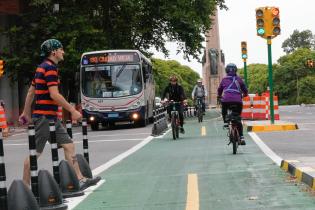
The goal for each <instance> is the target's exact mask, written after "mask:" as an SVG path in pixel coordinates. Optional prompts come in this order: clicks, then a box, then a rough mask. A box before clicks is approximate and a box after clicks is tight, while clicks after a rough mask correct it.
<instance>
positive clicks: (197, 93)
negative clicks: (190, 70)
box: [191, 79, 207, 113]
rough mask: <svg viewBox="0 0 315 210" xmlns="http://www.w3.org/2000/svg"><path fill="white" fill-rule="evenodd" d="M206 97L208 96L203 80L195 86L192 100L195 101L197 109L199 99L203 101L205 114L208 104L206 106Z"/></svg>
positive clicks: (199, 80) (198, 81)
mask: <svg viewBox="0 0 315 210" xmlns="http://www.w3.org/2000/svg"><path fill="white" fill-rule="evenodd" d="M206 96H207V90H206V88H205V86H204V85H203V84H202V79H198V80H197V84H196V85H195V87H194V89H193V91H192V93H191V98H192V99H193V100H194V104H195V107H196V109H197V99H198V98H200V99H201V103H202V111H203V113H205V111H206V104H205V98H206Z"/></svg>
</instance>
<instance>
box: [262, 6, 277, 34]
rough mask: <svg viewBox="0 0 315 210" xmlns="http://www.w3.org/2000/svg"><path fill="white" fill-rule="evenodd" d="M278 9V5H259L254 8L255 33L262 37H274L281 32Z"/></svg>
mask: <svg viewBox="0 0 315 210" xmlns="http://www.w3.org/2000/svg"><path fill="white" fill-rule="evenodd" d="M279 14H280V10H279V8H278V7H259V8H257V9H256V28H257V35H258V36H261V37H263V38H274V37H276V36H278V35H279V34H280V32H281V29H280V17H279Z"/></svg>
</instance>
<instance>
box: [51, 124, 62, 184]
mask: <svg viewBox="0 0 315 210" xmlns="http://www.w3.org/2000/svg"><path fill="white" fill-rule="evenodd" d="M49 132H50V146H51V159H52V162H53V174H54V178H55V180H56V182H57V183H58V184H59V183H60V176H59V157H58V146H57V140H56V126H55V122H53V121H51V122H49Z"/></svg>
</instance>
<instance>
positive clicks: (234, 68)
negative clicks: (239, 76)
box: [225, 63, 237, 74]
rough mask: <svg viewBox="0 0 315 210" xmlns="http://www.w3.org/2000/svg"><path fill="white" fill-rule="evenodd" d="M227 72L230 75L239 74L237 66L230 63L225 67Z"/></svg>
mask: <svg viewBox="0 0 315 210" xmlns="http://www.w3.org/2000/svg"><path fill="white" fill-rule="evenodd" d="M225 72H226V73H227V74H228V73H236V72H237V66H236V65H235V64H234V63H229V64H228V65H226V67H225Z"/></svg>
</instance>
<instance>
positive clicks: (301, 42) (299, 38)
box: [282, 30, 315, 54]
mask: <svg viewBox="0 0 315 210" xmlns="http://www.w3.org/2000/svg"><path fill="white" fill-rule="evenodd" d="M282 48H283V51H284V52H286V53H287V54H289V53H291V52H293V51H295V50H296V49H298V48H307V49H315V37H314V35H313V33H312V31H310V30H304V31H301V32H299V31H298V30H294V31H293V34H291V36H290V37H289V38H288V39H286V40H285V41H284V42H283V43H282Z"/></svg>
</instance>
